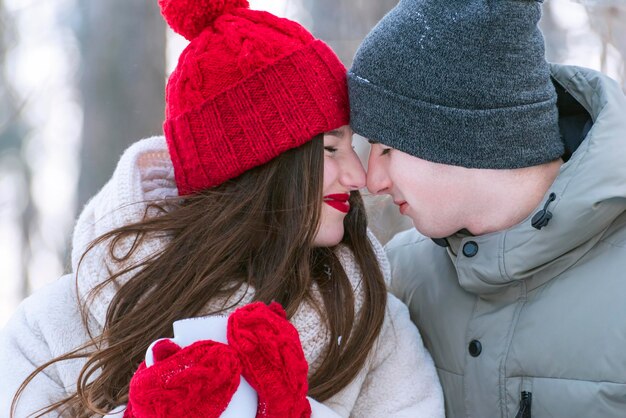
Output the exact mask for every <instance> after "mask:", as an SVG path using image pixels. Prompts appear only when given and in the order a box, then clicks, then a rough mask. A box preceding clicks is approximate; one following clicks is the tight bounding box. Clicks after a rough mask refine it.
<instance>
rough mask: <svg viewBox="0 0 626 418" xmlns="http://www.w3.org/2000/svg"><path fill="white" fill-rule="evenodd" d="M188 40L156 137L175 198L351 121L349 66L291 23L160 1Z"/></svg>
mask: <svg viewBox="0 0 626 418" xmlns="http://www.w3.org/2000/svg"><path fill="white" fill-rule="evenodd" d="M159 5H160V7H161V13H162V14H163V16H164V17H165V20H166V21H167V22H168V24H169V25H170V26H171V27H172V29H174V31H176V32H177V33H179V34H181V35H183V36H184V37H185V38H187V39H188V40H189V41H190V43H189V45H188V46H187V48H186V49H185V50H184V51H183V52H182V54H181V55H180V58H179V61H178V65H177V67H176V69H175V70H174V72H173V73H172V74H171V76H170V78H169V80H168V83H167V88H166V111H165V122H164V124H163V130H164V133H165V137H166V139H167V144H168V149H169V151H170V155H171V158H172V162H173V165H174V173H175V177H176V185H177V187H178V190H179V194H180V195H188V194H192V193H195V192H198V191H201V190H203V189H207V188H210V187H213V186H216V185H219V184H221V183H223V182H225V181H226V180H229V179H232V178H235V177H237V176H238V175H240V174H242V173H243V172H245V171H247V170H249V169H251V168H253V167H256V166H259V165H262V164H264V163H266V162H268V161H270V160H271V159H273V158H275V157H276V156H278V155H279V154H281V153H283V152H285V151H287V150H289V149H291V148H295V147H298V146H300V145H302V144H304V143H305V142H307V141H309V140H311V139H312V138H313V137H314V136H315V135H318V134H320V133H323V132H326V131H330V130H333V129H336V128H338V127H340V126H342V125H347V124H348V123H349V109H348V93H347V85H346V69H345V67H344V66H343V64H342V63H341V61H340V60H339V59H338V58H337V56H336V55H335V53H334V52H333V51H332V50H331V49H330V48H329V47H328V46H327V45H326V44H325V43H323V42H322V41H320V40H318V39H315V38H314V37H313V36H312V35H311V34H310V33H309V32H308V31H307V30H306V29H304V28H303V27H302V26H301V25H299V24H298V23H296V22H293V21H291V20H288V19H283V18H278V17H276V16H274V15H272V14H270V13H267V12H263V11H255V10H250V9H249V7H248V1H247V0H159Z"/></svg>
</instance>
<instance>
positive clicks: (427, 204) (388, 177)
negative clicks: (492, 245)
mask: <svg viewBox="0 0 626 418" xmlns="http://www.w3.org/2000/svg"><path fill="white" fill-rule="evenodd" d="M457 169H458V167H454V166H449V165H444V164H437V163H432V162H430V161H426V160H422V159H420V158H417V157H413V156H411V155H409V154H406V153H404V152H402V151H398V150H396V149H393V148H389V147H387V146H386V145H382V144H378V143H375V144H372V147H371V149H370V155H369V162H368V173H367V188H368V189H369V191H370V192H371V193H374V194H389V195H391V197H392V199H393V201H394V203H395V204H396V205H398V207H399V210H400V213H402V214H403V215H406V216H408V217H410V218H411V219H412V220H413V225H415V228H416V229H417V230H418V231H419V232H420V233H422V234H424V235H426V236H428V237H431V238H444V237H447V236H450V235H452V234H454V233H455V232H457V231H459V230H461V229H463V228H464V227H465V226H464V225H463V223H464V222H465V219H466V218H465V216H464V213H463V212H464V211H463V203H462V196H463V193H461V190H462V189H461V188H462V187H464V185H463V176H460V178H459V176H458V174H459V173H457V171H458V170H457Z"/></svg>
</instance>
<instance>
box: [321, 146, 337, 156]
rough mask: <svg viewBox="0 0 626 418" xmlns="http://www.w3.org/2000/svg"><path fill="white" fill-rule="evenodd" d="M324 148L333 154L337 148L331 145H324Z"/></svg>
mask: <svg viewBox="0 0 626 418" xmlns="http://www.w3.org/2000/svg"><path fill="white" fill-rule="evenodd" d="M324 150H326V151H328V152H330V153H331V154H334V153H335V152H337V148H336V147H331V146H329V145H328V146H325V147H324Z"/></svg>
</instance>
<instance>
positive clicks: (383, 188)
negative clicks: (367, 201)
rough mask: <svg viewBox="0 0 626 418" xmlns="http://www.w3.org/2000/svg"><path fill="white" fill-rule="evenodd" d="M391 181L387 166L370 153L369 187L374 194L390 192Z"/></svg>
mask: <svg viewBox="0 0 626 418" xmlns="http://www.w3.org/2000/svg"><path fill="white" fill-rule="evenodd" d="M390 188H391V181H390V180H389V176H388V175H387V168H386V167H385V166H384V164H382V162H381V161H379V159H378V158H376V157H374V156H373V155H372V153H370V158H369V160H368V164H367V189H368V190H369V191H370V193H372V194H385V193H389V189H390Z"/></svg>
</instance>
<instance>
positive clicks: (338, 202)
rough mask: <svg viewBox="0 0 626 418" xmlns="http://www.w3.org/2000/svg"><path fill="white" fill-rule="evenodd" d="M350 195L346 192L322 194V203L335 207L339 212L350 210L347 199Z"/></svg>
mask: <svg viewBox="0 0 626 418" xmlns="http://www.w3.org/2000/svg"><path fill="white" fill-rule="evenodd" d="M349 199H350V195H349V194H348V193H336V194H329V195H326V196H324V203H326V204H327V205H328V206H330V207H332V208H335V209H337V210H338V211H339V212H342V213H348V212H350V203H348V200H349Z"/></svg>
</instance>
